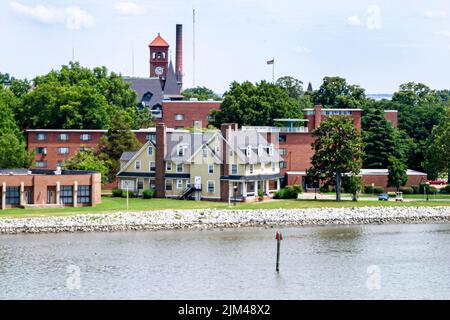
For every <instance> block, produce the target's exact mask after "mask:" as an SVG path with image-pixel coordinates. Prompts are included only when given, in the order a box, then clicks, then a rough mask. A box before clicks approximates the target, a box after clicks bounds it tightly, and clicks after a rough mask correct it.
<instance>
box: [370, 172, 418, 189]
mask: <svg viewBox="0 0 450 320" xmlns="http://www.w3.org/2000/svg"><path fill="white" fill-rule="evenodd" d="M425 182H427V175H426V174H425V175H414V176H412V175H410V176H408V181H407V182H406V185H405V187H411V186H413V185H416V186H418V185H420V184H421V183H425ZM362 183H363V185H364V186H366V185H371V184H372V183H373V184H374V185H375V186H379V187H383V188H384V190H385V191H396V190H397V189H396V188H395V187H388V186H387V184H388V176H387V175H364V176H362Z"/></svg>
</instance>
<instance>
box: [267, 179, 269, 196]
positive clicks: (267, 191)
mask: <svg viewBox="0 0 450 320" xmlns="http://www.w3.org/2000/svg"><path fill="white" fill-rule="evenodd" d="M266 193H267V194H269V180H266Z"/></svg>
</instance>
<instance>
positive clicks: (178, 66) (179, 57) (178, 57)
mask: <svg viewBox="0 0 450 320" xmlns="http://www.w3.org/2000/svg"><path fill="white" fill-rule="evenodd" d="M176 29H177V31H176V42H177V43H176V49H175V50H176V51H175V72H176V74H177V80H178V85H179V87H180V90H181V88H182V86H183V25H182V24H177V26H176Z"/></svg>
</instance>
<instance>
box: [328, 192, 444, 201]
mask: <svg viewBox="0 0 450 320" xmlns="http://www.w3.org/2000/svg"><path fill="white" fill-rule="evenodd" d="M389 193H392V192H389ZM321 194H326V195H333V196H334V195H336V194H335V193H334V192H326V193H321ZM342 196H345V197H351V194H350V193H342ZM358 196H359V197H363V198H378V194H371V193H368V194H366V193H363V194H360V195H358ZM425 197H426V196H425V195H423V194H403V198H405V199H418V200H424V199H425ZM428 197H429V198H430V199H449V200H450V194H444V193H438V194H435V195H434V194H430V195H428ZM392 198H395V197H392Z"/></svg>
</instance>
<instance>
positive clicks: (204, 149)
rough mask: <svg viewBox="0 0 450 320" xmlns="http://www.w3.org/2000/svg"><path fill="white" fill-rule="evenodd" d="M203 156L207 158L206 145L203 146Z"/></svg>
mask: <svg viewBox="0 0 450 320" xmlns="http://www.w3.org/2000/svg"><path fill="white" fill-rule="evenodd" d="M203 158H208V148H207V147H204V148H203Z"/></svg>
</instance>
